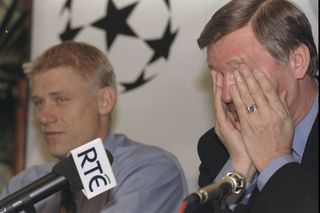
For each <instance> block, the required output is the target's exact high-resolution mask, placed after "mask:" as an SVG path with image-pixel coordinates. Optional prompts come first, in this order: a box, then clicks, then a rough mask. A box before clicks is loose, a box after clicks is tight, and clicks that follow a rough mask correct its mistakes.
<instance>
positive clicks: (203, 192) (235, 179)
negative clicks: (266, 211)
mask: <svg viewBox="0 0 320 213" xmlns="http://www.w3.org/2000/svg"><path fill="white" fill-rule="evenodd" d="M245 184H246V183H245V178H244V177H243V176H242V175H240V174H239V173H236V172H228V173H227V174H226V175H225V176H224V177H223V178H222V180H221V181H219V182H217V183H212V184H210V185H208V186H205V187H203V188H201V189H200V190H199V191H197V192H194V193H192V194H190V195H189V196H188V197H186V198H185V199H184V201H183V203H182V205H181V207H180V209H179V213H187V212H192V211H193V210H194V209H196V208H197V207H198V206H199V205H201V204H204V203H206V202H208V201H210V200H218V201H221V200H223V199H226V197H227V196H229V195H231V194H237V195H238V194H241V193H242V192H243V190H244V188H245Z"/></svg>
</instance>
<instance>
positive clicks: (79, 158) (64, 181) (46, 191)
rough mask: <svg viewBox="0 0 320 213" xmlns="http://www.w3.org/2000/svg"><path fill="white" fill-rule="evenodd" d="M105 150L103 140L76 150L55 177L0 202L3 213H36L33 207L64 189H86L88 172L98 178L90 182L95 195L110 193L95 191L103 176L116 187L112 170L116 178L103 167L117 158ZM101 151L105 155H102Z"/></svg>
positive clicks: (49, 176)
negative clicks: (84, 176) (26, 212)
mask: <svg viewBox="0 0 320 213" xmlns="http://www.w3.org/2000/svg"><path fill="white" fill-rule="evenodd" d="M101 146H102V147H103V144H102V140H101V139H95V140H93V141H91V142H88V143H87V144H84V145H82V146H80V147H78V148H76V149H74V150H72V151H71V154H70V155H69V156H68V157H67V158H65V159H63V160H61V161H59V162H58V163H57V164H56V165H54V167H53V168H52V172H51V173H49V174H47V175H44V176H43V177H41V178H39V179H38V180H36V181H34V182H32V183H31V184H29V185H27V186H25V187H23V188H22V189H20V190H18V191H16V192H14V193H13V194H11V195H9V196H7V197H6V198H4V199H2V200H0V213H14V212H19V211H22V210H29V212H35V209H34V206H33V204H35V203H37V202H39V201H40V200H42V199H44V198H46V197H48V196H50V195H52V194H54V193H56V192H58V191H59V190H61V189H63V188H66V187H70V190H71V191H72V192H76V191H79V190H81V189H83V188H86V186H85V184H87V182H86V181H85V180H83V179H82V176H83V173H84V172H86V173H85V174H86V175H87V177H95V178H91V180H93V181H91V182H90V181H89V182H90V183H91V189H93V190H92V191H93V192H94V193H96V194H100V193H102V192H104V191H106V190H105V189H104V191H103V190H100V189H99V190H96V189H98V187H96V188H93V186H94V185H93V184H94V183H96V185H98V186H99V184H100V182H101V181H100V182H99V180H100V179H98V178H96V177H97V176H99V175H100V176H102V175H103V176H104V177H108V178H109V182H108V183H109V185H111V186H112V187H114V186H115V185H116V183H115V179H114V176H113V173H112V170H111V173H112V174H110V169H111V166H109V167H110V168H107V169H108V171H107V172H106V171H105V165H103V166H104V167H103V168H101V163H100V162H105V161H108V163H109V165H110V164H111V163H112V161H113V157H112V154H111V153H110V152H109V151H108V150H106V149H105V148H104V147H103V149H101ZM101 150H105V151H103V152H101ZM74 152H77V155H75V154H73V153H74ZM101 153H102V154H101ZM79 163H80V165H82V167H81V168H80V169H79V168H78V167H77V164H79ZM97 165H99V166H97ZM89 167H90V170H89V171H88V169H87V171H84V169H86V168H89ZM97 173H99V174H97ZM100 176H99V177H100ZM110 180H111V181H112V183H111V181H110ZM104 182H105V181H104ZM102 187H103V186H102ZM112 187H109V188H112ZM97 191H98V192H97ZM84 193H85V192H84ZM91 197H92V196H91ZM91 197H90V198H91Z"/></svg>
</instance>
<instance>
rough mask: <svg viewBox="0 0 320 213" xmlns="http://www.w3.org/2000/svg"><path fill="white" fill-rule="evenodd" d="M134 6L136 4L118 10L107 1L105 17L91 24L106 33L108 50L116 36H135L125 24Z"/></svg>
mask: <svg viewBox="0 0 320 213" xmlns="http://www.w3.org/2000/svg"><path fill="white" fill-rule="evenodd" d="M135 6H136V3H133V4H131V5H129V6H127V7H124V8H122V9H120V10H118V9H117V8H116V7H115V5H114V4H113V1H109V4H108V7H107V15H106V16H105V17H104V18H102V19H100V20H98V21H97V22H95V23H93V24H92V26H94V27H97V28H100V29H103V30H105V31H106V37H107V39H106V40H107V47H108V49H109V48H110V47H111V45H112V42H113V40H114V39H115V37H116V36H117V35H118V34H124V35H128V36H136V34H135V33H134V32H133V30H132V29H131V28H130V27H129V25H128V24H127V22H126V21H127V19H128V17H129V15H130V13H131V12H132V10H133V9H134V7H135Z"/></svg>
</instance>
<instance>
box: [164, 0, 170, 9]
mask: <svg viewBox="0 0 320 213" xmlns="http://www.w3.org/2000/svg"><path fill="white" fill-rule="evenodd" d="M164 1H165V3H166V4H167V6H168V8H169V9H170V3H169V0H164Z"/></svg>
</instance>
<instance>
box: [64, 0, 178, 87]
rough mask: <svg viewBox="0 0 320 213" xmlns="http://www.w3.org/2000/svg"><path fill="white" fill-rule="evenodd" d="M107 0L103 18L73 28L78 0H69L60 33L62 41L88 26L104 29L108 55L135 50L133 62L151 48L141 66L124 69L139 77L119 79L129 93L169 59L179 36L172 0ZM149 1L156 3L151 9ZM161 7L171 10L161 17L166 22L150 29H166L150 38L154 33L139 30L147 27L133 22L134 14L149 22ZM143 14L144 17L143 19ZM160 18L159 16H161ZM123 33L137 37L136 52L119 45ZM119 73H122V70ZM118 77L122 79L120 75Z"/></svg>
mask: <svg viewBox="0 0 320 213" xmlns="http://www.w3.org/2000/svg"><path fill="white" fill-rule="evenodd" d="M106 1H107V2H106V8H105V15H104V16H103V17H100V18H98V19H97V20H94V21H93V22H91V23H87V24H86V25H83V26H78V27H72V22H73V21H74V20H73V19H72V12H73V9H74V8H73V4H74V3H75V1H73V0H66V2H65V3H64V5H63V7H62V10H61V12H62V13H64V12H66V11H67V12H68V13H69V16H68V17H69V18H68V20H67V23H66V24H65V29H64V30H63V32H61V33H60V35H59V36H60V40H61V41H67V40H75V39H76V38H77V36H78V35H79V33H80V32H81V31H84V30H86V28H88V27H90V28H94V29H97V30H101V31H102V32H103V33H104V35H105V50H106V52H107V53H108V54H111V53H112V52H113V51H117V52H118V51H120V52H121V51H123V52H122V53H118V54H120V55H119V57H121V54H128V52H133V54H132V55H131V56H129V58H131V59H133V61H135V59H137V57H141V56H145V55H146V54H142V52H143V51H144V50H145V49H146V48H147V49H148V51H147V52H149V53H150V54H149V55H147V56H145V59H144V61H143V63H141V62H140V63H139V64H140V65H141V66H140V67H139V68H138V69H136V70H132V69H128V70H125V71H124V72H134V73H131V76H135V77H132V78H131V79H126V80H123V79H122V80H121V78H120V79H118V82H117V83H118V84H119V85H120V86H121V92H123V93H125V92H128V91H132V90H135V89H137V88H140V87H141V86H143V85H145V84H146V83H147V82H150V81H151V80H152V79H154V78H155V77H156V76H157V73H151V72H150V71H149V70H150V69H149V68H150V67H152V65H153V64H155V63H156V62H158V61H159V60H161V59H164V60H168V58H169V54H170V49H171V47H172V45H173V42H174V40H175V38H176V36H177V33H178V30H177V29H176V30H172V29H171V28H172V26H171V25H172V23H171V22H172V18H171V16H170V14H171V5H170V2H169V0H153V1H151V0H140V1H136V2H133V3H128V4H126V5H124V6H121V7H119V6H117V5H116V4H115V3H116V2H117V0H106ZM147 2H149V4H153V6H152V7H151V9H150V7H144V5H145V4H144V3H147ZM161 8H162V10H164V11H165V13H167V18H163V16H161V17H160V20H161V21H160V23H161V24H162V25H163V26H162V28H161V26H159V25H160V24H159V22H157V23H154V24H153V25H152V26H151V27H150V29H148V30H151V31H152V30H155V31H159V29H160V28H161V29H162V32H159V35H156V36H155V35H153V37H152V38H150V36H143V35H142V34H143V33H139V30H140V32H141V31H143V30H146V29H143V28H144V26H141V25H143V24H139V23H138V22H133V23H132V22H130V21H129V19H130V18H131V20H132V18H134V17H139V15H140V21H141V20H143V19H146V20H148V21H150V19H151V20H153V18H154V17H152V16H154V15H157V13H156V12H157V11H159V10H160V9H161ZM163 8H165V9H163ZM146 10H147V11H146ZM62 13H61V14H62ZM141 16H143V18H142V19H141ZM157 19H159V15H158V17H157ZM154 20H155V19H154ZM138 21H139V19H138ZM123 36H125V37H127V38H128V37H130V38H131V39H134V42H136V44H139V45H140V46H139V45H136V46H137V47H138V48H134V51H132V48H131V50H125V49H124V48H119V45H118V46H117V44H116V43H117V42H115V41H116V40H117V39H118V38H119V37H123ZM140 48H141V49H140ZM124 63H127V61H124ZM133 63H134V62H133ZM148 71H149V72H148ZM116 72H117V75H118V70H117V71H116ZM117 78H119V76H118V77H117Z"/></svg>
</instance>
